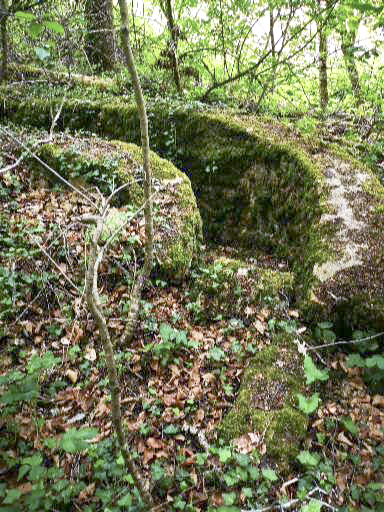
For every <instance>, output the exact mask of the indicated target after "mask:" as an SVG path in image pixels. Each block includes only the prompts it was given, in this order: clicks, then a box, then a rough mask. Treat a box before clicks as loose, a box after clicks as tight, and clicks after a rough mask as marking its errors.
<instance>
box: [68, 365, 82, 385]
mask: <svg viewBox="0 0 384 512" xmlns="http://www.w3.org/2000/svg"><path fill="white" fill-rule="evenodd" d="M65 376H66V377H68V379H69V380H70V381H71V382H72V384H76V382H77V379H78V378H79V376H78V373H77V370H71V369H70V368H68V370H67V371H66V372H65Z"/></svg>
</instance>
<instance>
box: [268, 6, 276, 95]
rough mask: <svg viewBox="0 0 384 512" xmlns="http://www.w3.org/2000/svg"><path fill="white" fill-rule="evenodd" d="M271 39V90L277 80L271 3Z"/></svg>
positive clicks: (271, 7)
mask: <svg viewBox="0 0 384 512" xmlns="http://www.w3.org/2000/svg"><path fill="white" fill-rule="evenodd" d="M269 39H270V41H271V56H272V60H273V66H272V78H271V88H270V91H271V92H273V91H274V89H275V82H276V42H275V18H274V14H273V6H272V5H269Z"/></svg>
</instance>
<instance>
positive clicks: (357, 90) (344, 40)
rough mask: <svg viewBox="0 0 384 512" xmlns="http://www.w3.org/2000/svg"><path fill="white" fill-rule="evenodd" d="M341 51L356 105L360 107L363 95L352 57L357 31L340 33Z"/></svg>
mask: <svg viewBox="0 0 384 512" xmlns="http://www.w3.org/2000/svg"><path fill="white" fill-rule="evenodd" d="M340 36H341V51H342V52H343V57H344V63H345V67H346V68H347V73H348V77H349V81H350V82H351V87H352V92H353V95H354V96H355V98H356V101H357V104H358V105H360V104H361V103H362V101H363V94H362V91H361V85H360V77H359V72H358V70H357V67H356V61H355V57H354V55H353V48H354V46H355V42H356V37H357V30H353V31H350V32H347V31H345V32H341V33H340Z"/></svg>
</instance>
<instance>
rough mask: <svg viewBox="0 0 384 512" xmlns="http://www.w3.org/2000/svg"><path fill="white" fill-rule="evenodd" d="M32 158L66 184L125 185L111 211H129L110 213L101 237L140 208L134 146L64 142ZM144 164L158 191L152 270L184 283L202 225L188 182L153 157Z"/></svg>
mask: <svg viewBox="0 0 384 512" xmlns="http://www.w3.org/2000/svg"><path fill="white" fill-rule="evenodd" d="M38 155H39V156H40V158H41V159H42V160H43V161H44V162H45V163H47V164H48V165H49V166H51V167H52V168H53V169H55V170H56V171H58V172H59V173H60V175H61V176H63V177H64V178H66V179H67V180H69V181H70V182H71V181H72V180H75V181H76V180H78V179H79V178H81V179H82V180H83V181H84V183H85V182H86V181H88V182H89V184H90V185H95V183H96V184H98V185H99V188H101V187H103V186H104V187H105V181H108V180H109V181H110V182H112V180H113V181H114V186H115V187H116V188H118V187H119V186H121V185H122V184H128V186H127V187H125V188H124V189H123V191H122V194H120V195H117V196H116V197H115V201H114V202H115V204H116V202H117V206H123V205H125V204H126V203H129V205H130V206H131V210H130V212H124V210H121V209H117V208H113V209H112V210H111V212H110V214H109V216H108V217H107V219H106V226H105V230H106V233H105V237H108V236H111V234H112V233H111V229H112V228H113V227H115V228H116V227H117V226H118V225H120V224H123V223H124V222H125V221H127V220H129V218H130V217H133V216H134V213H132V208H133V212H134V210H135V209H136V210H138V209H139V208H140V207H141V206H142V204H143V201H144V196H143V186H142V183H143V179H144V176H143V168H142V160H143V158H142V151H141V148H139V147H137V146H136V145H135V144H127V143H124V142H121V141H111V142H106V141H102V140H100V139H97V138H95V137H93V138H91V139H89V138H76V139H73V138H68V139H66V138H65V137H64V138H63V139H62V140H61V142H60V143H55V144H45V145H43V146H42V147H40V148H39V149H38ZM150 161H151V169H152V175H153V182H154V185H155V188H156V189H157V190H158V193H157V194H156V195H155V196H154V198H153V202H154V206H155V208H154V212H153V215H154V227H155V231H156V236H155V240H154V253H155V259H156V261H157V270H158V271H159V272H160V273H161V274H163V275H165V276H167V277H168V278H169V279H173V280H180V279H184V278H185V276H186V274H187V273H188V272H189V269H190V267H191V264H192V262H193V261H194V260H196V259H197V257H198V254H199V249H200V245H201V243H202V222H201V217H200V213H199V210H198V208H197V205H196V199H195V196H194V194H193V191H192V188H191V183H190V181H189V179H188V177H187V176H186V175H185V174H184V173H182V172H181V171H180V170H179V169H177V168H176V167H175V166H174V165H172V164H171V162H169V161H167V160H164V159H163V158H160V157H159V156H158V155H157V154H156V153H153V152H151V155H150ZM31 164H32V165H33V166H34V167H35V168H36V165H37V166H38V167H39V169H38V171H39V172H41V171H42V170H43V171H44V172H45V173H46V174H47V176H48V177H49V178H51V179H52V176H53V175H52V174H51V173H49V172H48V171H46V170H44V168H42V167H41V166H40V165H39V164H36V162H35V161H34V160H33V159H32V160H31ZM95 180H96V181H95ZM102 192H104V193H105V195H109V193H110V191H109V190H105V191H104V190H102ZM157 205H159V208H156V206H157ZM157 210H158V211H157ZM107 231H108V232H107ZM120 238H121V237H120ZM117 240H118V238H117Z"/></svg>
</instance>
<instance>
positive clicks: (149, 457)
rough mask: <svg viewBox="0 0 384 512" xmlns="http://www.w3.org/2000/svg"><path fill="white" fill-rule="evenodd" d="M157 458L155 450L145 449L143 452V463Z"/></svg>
mask: <svg viewBox="0 0 384 512" xmlns="http://www.w3.org/2000/svg"><path fill="white" fill-rule="evenodd" d="M154 458H155V452H153V451H152V450H146V449H144V453H143V464H148V462H149V461H151V460H152V459H154Z"/></svg>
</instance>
